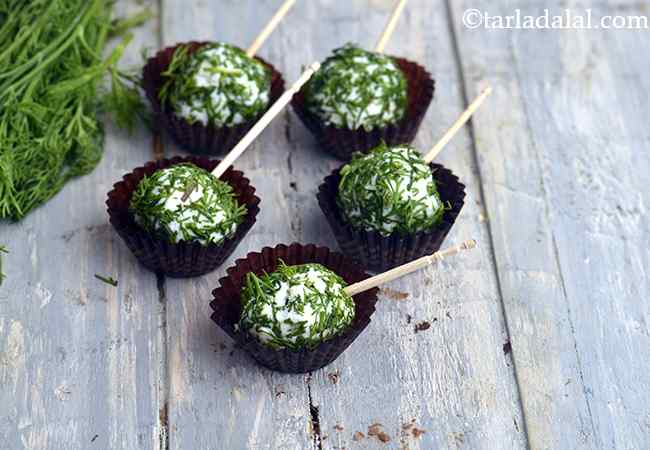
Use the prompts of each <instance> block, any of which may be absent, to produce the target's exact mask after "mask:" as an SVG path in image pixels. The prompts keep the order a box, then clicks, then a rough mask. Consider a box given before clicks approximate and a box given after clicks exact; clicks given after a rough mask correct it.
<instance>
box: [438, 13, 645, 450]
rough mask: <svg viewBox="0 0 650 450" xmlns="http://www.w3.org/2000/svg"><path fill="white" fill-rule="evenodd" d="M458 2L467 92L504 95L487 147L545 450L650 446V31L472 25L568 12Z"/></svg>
mask: <svg viewBox="0 0 650 450" xmlns="http://www.w3.org/2000/svg"><path fill="white" fill-rule="evenodd" d="M449 3H450V5H451V7H452V11H453V13H452V17H453V24H454V27H455V31H456V34H457V38H458V44H459V52H460V57H461V60H462V63H463V68H464V71H465V74H466V79H465V81H466V90H467V92H468V95H469V96H471V95H474V94H475V93H476V92H478V87H477V82H478V80H482V79H488V80H490V82H491V83H492V84H493V85H494V87H495V94H494V95H493V98H492V100H491V101H490V102H489V103H488V104H487V106H485V109H486V110H487V111H486V112H487V114H484V115H480V116H478V117H477V119H476V121H475V122H474V124H475V137H476V139H475V146H476V152H477V158H478V161H479V167H480V172H481V181H482V186H483V191H484V193H485V199H486V207H487V210H488V216H489V220H490V225H491V231H492V238H493V241H494V247H495V250H496V262H497V267H498V273H499V281H500V284H501V288H502V292H503V298H504V302H505V303H504V305H505V309H506V317H507V319H508V327H509V331H510V335H511V339H512V347H513V354H514V360H515V365H516V374H517V378H518V381H519V386H520V391H521V394H522V401H523V406H524V411H525V417H526V424H527V429H528V433H529V438H530V444H531V447H532V448H538V449H555V448H585V449H586V448H589V449H593V448H647V447H648V445H649V444H650V441H649V438H648V436H650V409H649V408H648V404H650V375H649V374H650V371H649V370H648V361H650V358H649V353H650V333H649V331H648V320H649V318H650V309H649V308H650V306H649V303H648V301H647V299H648V292H650V289H649V286H648V277H647V267H648V262H649V261H648V255H649V254H648V251H647V248H648V236H649V234H648V224H647V221H644V220H643V216H644V214H647V211H648V205H649V204H650V194H648V190H647V189H646V187H647V184H648V181H649V178H648V167H650V156H649V155H650V153H648V151H647V148H648V144H649V142H650V136H649V135H648V131H647V124H646V122H647V121H646V120H645V119H641V118H645V117H647V116H648V114H650V109H649V107H648V104H647V102H646V101H645V97H646V95H645V93H647V92H648V88H649V87H650V85H649V83H648V79H647V75H646V74H647V71H648V68H649V66H648V62H647V59H644V58H640V57H639V55H643V54H647V53H648V51H649V50H650V49H649V46H650V42H649V41H648V39H647V30H636V31H632V30H628V31H624V30H619V31H615V30H608V31H605V30H581V31H530V30H523V31H517V30H513V31H510V30H491V31H485V30H480V29H477V30H467V29H464V28H463V26H462V24H461V17H462V14H463V11H464V10H465V9H466V8H478V9H479V10H482V11H487V12H489V13H490V14H491V15H505V14H513V12H514V10H515V9H516V8H518V7H519V8H522V13H523V14H541V13H542V12H543V8H548V7H551V10H552V11H560V12H561V11H563V10H564V8H566V7H567V4H566V2H552V5H549V2H508V3H503V4H497V3H495V2H488V1H472V2H469V1H460V2H449ZM569 6H571V7H572V8H573V11H574V12H575V13H581V11H580V9H579V7H578V6H577V5H574V4H573V2H571V3H570V5H569ZM592 6H593V8H594V9H593V14H594V17H600V16H602V15H616V14H624V15H628V14H636V15H644V16H647V8H648V4H647V2H640V3H630V2H599V3H597V4H594V5H592Z"/></svg>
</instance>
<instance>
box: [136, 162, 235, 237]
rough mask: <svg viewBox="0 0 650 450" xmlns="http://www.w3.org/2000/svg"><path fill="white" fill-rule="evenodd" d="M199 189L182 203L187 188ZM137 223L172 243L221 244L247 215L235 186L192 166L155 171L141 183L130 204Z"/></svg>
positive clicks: (183, 165)
mask: <svg viewBox="0 0 650 450" xmlns="http://www.w3.org/2000/svg"><path fill="white" fill-rule="evenodd" d="M190 184H192V185H195V186H196V187H195V188H194V189H193V191H192V193H191V194H190V195H189V197H188V198H187V199H186V200H185V201H183V196H184V194H185V191H186V189H187V188H188V186H189V185H190ZM129 209H130V211H131V212H132V213H133V215H134V217H135V221H136V223H138V225H140V226H141V227H142V228H144V229H145V230H147V231H149V232H150V233H154V234H157V235H159V236H161V237H162V238H164V239H166V240H168V241H169V242H171V243H173V244H177V243H178V242H180V241H196V242H199V243H200V244H202V245H208V244H220V243H221V242H223V241H224V240H225V239H226V238H229V237H231V236H232V235H233V234H235V231H236V230H237V226H238V225H239V224H241V223H242V221H243V219H244V216H245V215H246V206H242V205H239V203H238V202H237V199H236V197H235V193H234V192H233V189H232V187H231V186H230V185H229V184H228V183H225V182H223V181H221V180H218V179H217V178H215V177H214V176H213V175H212V174H211V173H210V172H208V171H206V170H203V169H201V168H199V167H197V166H195V165H193V164H189V163H184V164H177V165H175V166H172V167H169V168H167V169H163V170H159V171H157V172H154V173H153V175H151V176H150V177H146V178H144V179H143V180H142V181H140V184H138V186H137V188H136V190H135V192H134V193H133V198H132V199H131V203H130V205H129Z"/></svg>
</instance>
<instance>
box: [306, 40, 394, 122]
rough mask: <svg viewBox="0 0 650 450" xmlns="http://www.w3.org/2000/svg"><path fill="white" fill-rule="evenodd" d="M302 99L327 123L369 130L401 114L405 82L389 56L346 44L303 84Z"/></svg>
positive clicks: (391, 120)
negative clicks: (303, 94)
mask: <svg viewBox="0 0 650 450" xmlns="http://www.w3.org/2000/svg"><path fill="white" fill-rule="evenodd" d="M305 100H306V105H307V108H309V110H310V111H312V112H313V113H314V114H316V115H317V116H319V117H320V118H321V119H322V120H323V121H324V122H325V123H326V124H327V125H333V126H336V127H340V128H347V129H351V130H356V129H358V128H364V129H365V130H366V131H370V130H372V129H373V128H375V127H382V126H386V125H388V124H391V123H395V122H397V121H399V120H400V119H401V118H402V117H403V116H404V114H405V112H406V104H407V82H406V78H405V76H404V74H403V73H402V71H401V70H400V68H399V67H398V66H397V64H396V63H395V61H394V60H393V59H392V58H390V57H388V56H384V55H381V54H378V53H372V52H368V51H365V50H362V49H360V48H358V47H356V46H354V45H352V44H347V45H345V46H344V47H341V48H339V49H336V50H334V54H333V55H332V56H330V57H329V58H327V60H325V62H324V63H323V65H322V67H321V69H320V70H319V71H318V72H316V74H314V76H313V77H312V78H311V80H310V81H309V82H308V83H307V86H306V87H305Z"/></svg>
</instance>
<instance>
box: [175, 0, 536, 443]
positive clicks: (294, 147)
mask: <svg viewBox="0 0 650 450" xmlns="http://www.w3.org/2000/svg"><path fill="white" fill-rule="evenodd" d="M224 3H228V5H227V6H228V8H229V14H228V20H226V19H225V18H224V16H223V14H221V13H220V11H219V9H218V8H214V7H213V6H209V5H203V4H200V3H194V4H193V8H191V11H188V10H187V5H186V3H184V2H177V1H167V2H165V3H164V5H163V13H164V17H165V22H164V23H163V30H164V41H165V44H167V45H171V44H174V43H176V42H178V41H183V40H188V39H191V38H192V39H195V38H198V39H224V40H228V41H230V42H235V43H237V44H239V43H240V42H241V44H240V45H242V46H245V43H246V42H247V41H248V40H249V39H250V37H252V36H254V35H255V32H256V31H255V29H256V27H257V26H259V25H261V24H263V23H264V17H265V13H266V14H271V13H272V11H273V7H274V6H273V2H267V3H262V4H261V5H263V7H262V6H260V4H259V3H256V9H257V10H256V11H253V12H250V10H249V8H250V3H249V2H240V3H237V4H234V3H232V4H230V3H229V2H224ZM436 3H437V4H428V2H425V1H414V2H413V5H411V6H410V7H412V8H414V10H420V11H425V12H426V14H425V15H426V16H427V17H431V16H433V17H434V26H433V27H432V28H430V27H428V26H427V27H425V26H424V24H423V23H422V22H421V19H420V17H422V16H420V15H419V14H414V13H412V12H409V11H408V10H407V11H406V12H405V13H404V18H403V22H402V23H401V24H400V25H399V26H398V30H397V32H396V34H395V39H394V41H393V42H392V43H391V45H390V46H389V50H390V51H394V52H395V53H398V54H403V55H406V56H409V57H411V58H413V59H415V60H418V61H422V62H424V63H425V64H426V65H427V66H430V67H432V70H433V71H434V72H435V75H436V77H437V78H438V81H439V82H440V83H441V85H442V86H447V89H445V90H444V91H443V92H442V94H441V98H440V100H439V101H438V102H437V103H436V104H435V105H434V106H433V107H432V111H431V114H430V115H429V117H428V120H427V121H426V124H425V125H424V127H423V129H422V133H421V139H420V140H419V142H418V143H419V144H420V145H419V147H421V148H423V149H424V148H427V147H430V146H431V144H432V142H433V141H434V139H435V138H436V137H439V136H441V135H442V134H443V133H444V131H445V129H446V128H447V127H448V126H449V125H450V124H451V123H452V122H453V121H454V119H455V118H456V116H457V115H458V114H460V112H461V111H462V110H463V109H464V106H465V105H464V104H463V103H462V98H461V95H460V94H461V85H460V78H459V76H458V72H457V70H458V68H457V66H456V64H455V62H454V59H453V55H452V52H453V47H452V44H451V40H450V38H449V28H448V24H447V15H446V12H445V9H444V4H443V3H438V2H436ZM391 9H392V2H376V1H375V2H367V1H357V2H354V3H350V4H345V3H342V2H328V1H318V2H316V1H310V2H298V4H297V5H296V6H295V7H294V9H293V10H292V12H291V14H289V16H288V17H287V19H286V22H285V23H284V24H283V26H280V27H279V28H278V30H276V32H275V33H274V35H273V36H272V37H271V38H270V39H269V41H268V42H267V43H266V45H265V46H264V47H263V48H262V50H261V51H260V54H261V56H263V57H265V58H267V59H268V60H269V61H271V62H272V63H273V64H274V65H276V66H277V67H278V68H279V69H280V70H282V71H283V73H284V75H285V78H286V80H287V81H288V82H289V83H290V82H292V81H293V80H294V79H295V78H296V77H297V76H298V75H299V74H300V71H301V66H302V65H304V64H308V63H309V62H311V61H312V60H314V59H316V60H322V59H324V58H325V57H326V56H327V55H328V54H329V53H330V51H331V50H332V49H333V48H335V47H337V46H340V45H342V44H344V43H345V42H347V41H357V42H360V43H362V44H365V45H367V46H369V47H372V45H373V42H375V41H376V39H377V36H378V35H379V33H381V30H382V29H383V25H384V23H385V20H386V18H387V17H388V15H389V14H390V11H391ZM181 10H182V11H184V13H183V16H184V18H183V19H182V20H181V21H180V23H179V22H178V21H177V20H176V18H177V17H179V15H180V14H181ZM249 14H250V15H249ZM186 20H187V21H195V22H194V24H195V25H194V27H193V28H192V29H191V30H189V29H188V28H187V26H186V24H185V23H184V22H185V21H186ZM197 23H198V24H199V26H197ZM315 23H318V26H317V27H315V26H314V24H315ZM243 24H245V25H246V28H245V29H246V30H247V33H246V34H244V35H242V33H241V30H242V29H243ZM233 27H236V29H233ZM215 30H218V32H215ZM231 36H232V37H231ZM249 36H250V37H249ZM237 39H239V40H237ZM433 61H435V63H433ZM459 149H460V150H459ZM171 150H172V151H173V152H174V151H177V149H174V148H173V146H172V147H171ZM441 161H442V162H443V163H445V164H447V165H449V167H451V168H452V169H453V170H454V171H456V172H457V173H458V174H459V175H460V176H461V178H462V179H463V181H465V182H467V183H468V189H469V194H470V198H472V196H473V197H474V198H476V196H477V193H478V184H477V182H476V178H475V175H474V170H475V168H474V167H473V164H474V163H473V159H472V154H471V147H470V141H469V139H468V136H467V134H464V135H462V136H459V138H458V140H456V141H455V142H454V144H453V145H452V146H450V149H449V153H448V154H446V155H443V157H442V158H441ZM339 165H340V162H338V161H336V160H334V159H332V158H331V157H329V156H327V155H326V154H324V153H323V152H322V151H320V150H319V149H318V148H316V145H315V142H314V139H313V138H312V137H311V136H310V135H309V134H308V132H307V131H306V130H305V129H304V127H302V125H301V124H300V123H299V122H298V120H297V118H296V117H295V116H294V115H293V113H287V114H285V115H284V117H282V118H278V119H277V120H276V121H275V122H274V123H273V124H272V125H271V126H270V127H269V129H268V130H267V131H266V132H265V133H264V134H263V135H262V136H261V137H260V139H258V141H257V142H256V144H255V145H254V146H253V147H252V148H251V149H250V150H249V151H247V153H246V154H245V155H244V156H243V157H242V158H241V159H240V160H239V161H238V162H237V167H239V168H242V169H243V170H245V172H246V174H247V176H248V177H249V178H251V180H252V183H253V184H254V185H255V186H256V187H257V188H258V191H259V192H260V196H261V198H262V205H261V209H262V211H261V213H260V216H259V220H258V223H257V225H256V226H255V228H253V230H252V235H251V236H249V238H247V239H246V240H245V241H244V242H243V243H242V244H241V245H240V247H239V248H238V249H237V251H236V252H235V253H236V254H235V257H236V256H243V255H245V254H246V253H247V252H248V251H251V250H258V249H259V248H261V247H262V246H263V245H275V244H277V243H279V242H292V241H300V242H303V243H308V242H313V243H317V244H322V245H327V246H330V247H334V248H335V247H336V242H335V240H334V238H333V236H332V234H331V232H330V231H329V228H328V226H327V224H326V223H325V220H324V218H323V216H322V213H321V211H320V209H319V207H318V205H317V202H316V200H315V195H316V191H317V188H318V185H319V184H320V183H321V182H322V180H323V179H324V177H325V176H326V175H328V174H329V173H330V172H331V170H332V169H334V168H336V167H338V166H339ZM480 211H481V206H480V205H479V204H478V203H476V202H475V201H474V200H471V201H469V202H468V205H467V207H466V210H465V212H464V213H463V215H462V217H461V219H460V223H459V224H458V227H457V229H456V230H455V232H454V233H452V236H450V240H449V242H450V243H451V242H454V241H455V240H458V241H459V242H460V241H461V240H463V239H465V238H468V237H470V236H473V237H476V238H478V239H479V240H480V241H481V242H485V243H486V245H482V247H481V250H480V251H476V252H475V254H474V255H467V256H463V257H460V258H458V260H456V261H450V262H448V263H444V264H443V265H442V266H441V267H439V268H438V270H429V271H426V272H424V273H421V274H417V275H413V276H411V277H408V278H407V279H405V280H404V281H400V282H397V283H392V284H391V285H389V286H387V288H388V289H390V290H389V291H387V292H388V295H387V296H384V298H383V299H382V302H381V305H380V306H379V311H378V313H377V315H376V316H375V320H374V321H373V323H372V325H371V327H370V328H369V330H368V331H367V332H366V333H365V334H364V335H362V336H361V338H360V339H359V340H358V341H357V342H356V343H355V344H354V345H353V346H352V347H351V348H350V349H349V350H348V351H347V352H346V353H345V354H344V355H343V356H342V357H341V358H340V359H339V360H338V361H337V362H336V363H334V364H333V365H332V366H331V367H328V368H326V369H324V370H321V371H319V372H317V373H315V374H313V375H312V376H311V377H307V378H305V377H302V376H286V375H277V374H272V373H270V372H268V371H266V370H264V369H260V368H258V367H257V366H255V364H254V362H252V361H251V360H250V358H248V357H247V355H245V354H240V352H237V351H235V353H233V354H232V355H230V353H229V351H230V345H231V344H230V342H229V340H228V339H227V337H225V336H223V334H222V333H220V332H217V330H216V327H215V326H214V325H212V324H211V323H210V322H209V320H208V317H209V313H210V310H209V308H208V305H207V303H208V300H209V298H210V290H211V289H213V288H214V287H215V286H216V283H217V280H218V278H219V277H220V276H221V275H222V274H223V269H225V268H226V267H227V266H228V265H229V263H226V264H225V265H224V267H222V268H221V269H220V270H218V271H217V272H216V273H214V274H211V275H208V276H206V277H204V278H203V279H201V280H185V281H176V280H174V281H172V280H168V281H167V296H168V308H169V310H168V329H169V336H170V337H169V345H170V347H169V348H170V355H171V356H170V364H171V365H170V367H171V369H170V370H171V387H170V389H171V390H170V427H171V429H172V438H171V448H192V447H195V448H204V447H205V446H206V445H208V443H210V442H212V443H214V444H215V445H217V446H218V445H224V446H227V447H228V448H256V449H257V448H259V449H273V448H279V449H285V448H286V449H290V448H291V449H293V448H323V449H334V448H341V447H348V448H376V446H381V445H383V444H381V442H380V441H378V440H377V437H374V438H373V437H370V438H367V439H364V441H359V442H355V441H353V439H352V438H353V434H354V431H357V430H359V431H363V432H364V433H367V428H368V427H369V426H371V425H372V424H374V423H376V422H381V423H382V424H383V425H384V426H385V430H386V432H387V433H388V434H389V435H390V436H391V439H392V443H391V444H390V445H391V446H392V447H394V448H398V447H399V446H401V444H402V443H403V444H404V445H410V446H411V448H444V447H447V446H456V445H457V446H461V445H466V446H469V447H475V448H490V447H494V446H495V445H499V444H500V443H503V442H505V443H506V444H507V445H508V446H510V447H512V448H523V447H525V434H524V432H523V429H522V427H523V419H522V417H521V414H520V411H519V403H518V397H517V389H516V384H515V381H514V374H513V371H512V367H511V366H510V357H509V355H504V352H503V345H504V343H505V342H506V341H507V336H506V333H505V326H504V323H503V321H502V319H501V310H500V299H499V298H498V292H497V288H496V278H495V273H494V268H493V266H492V256H491V249H490V247H489V244H487V243H488V242H489V238H488V236H487V228H486V226H485V224H482V223H481V220H480ZM231 259H232V258H231ZM460 270H463V274H462V276H459V271H460ZM402 292H407V293H408V298H407V299H406V300H404V301H400V300H395V299H391V298H389V297H390V296H393V297H400V298H401V295H402V294H401V293H402ZM409 317H410V319H409ZM425 321H426V322H428V323H430V324H431V328H430V329H428V330H423V331H421V332H418V333H416V331H415V327H416V325H418V324H420V327H422V328H423V327H424V325H422V324H421V323H420V322H422V323H424V322H425ZM206 342H209V343H210V344H212V345H214V346H215V347H217V348H222V347H223V346H224V345H225V346H226V347H227V348H226V349H225V350H221V351H217V352H216V353H212V352H209V351H206V349H205V346H206ZM176 355H177V356H176ZM177 358H178V360H179V361H180V362H181V363H180V364H178V365H176V363H175V362H174V361H175V360H176V359H177ZM190 368H191V369H190ZM193 374H195V375H194V376H193ZM337 376H338V377H339V378H338V382H337V383H336V385H333V383H332V380H333V379H336V377H337ZM279 385H281V386H282V388H281V391H282V392H285V393H286V394H281V395H280V396H279V397H278V389H280V388H278V386H279ZM233 392H239V393H240V394H238V395H235V394H233ZM497 405H498V406H497ZM310 418H311V419H312V420H314V421H315V420H318V428H319V429H318V430H315V429H314V428H315V427H314V425H313V424H310ZM413 419H415V423H414V424H413V425H412V426H408V424H409V423H410V422H411V421H412V420H413ZM205 424H210V425H211V427H210V428H208V427H207V426H206V425H205ZM403 425H407V429H405V430H403V429H402V426H403ZM334 427H337V428H342V430H340V431H337V430H336V429H335V428H334ZM310 428H311V430H310ZM417 430H426V433H424V434H422V435H419V436H418V431H417ZM414 436H418V437H414ZM278 439H281V440H280V441H279V440H278ZM401 441H403V442H401ZM418 446H420V447H418Z"/></svg>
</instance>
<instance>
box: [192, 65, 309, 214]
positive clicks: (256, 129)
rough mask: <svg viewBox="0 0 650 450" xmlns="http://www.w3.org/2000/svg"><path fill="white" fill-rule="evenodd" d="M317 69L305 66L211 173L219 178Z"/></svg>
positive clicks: (193, 183) (194, 185)
mask: <svg viewBox="0 0 650 450" xmlns="http://www.w3.org/2000/svg"><path fill="white" fill-rule="evenodd" d="M318 69H320V63H319V62H314V63H312V64H311V65H310V66H309V67H308V68H307V70H305V71H304V72H303V74H302V75H301V76H300V78H298V80H297V81H296V82H295V83H293V86H291V87H290V88H289V89H287V90H286V91H285V92H284V94H282V96H281V97H280V98H279V99H277V101H276V102H275V103H274V104H273V106H271V107H270V108H269V110H268V111H266V113H265V114H264V115H263V116H262V117H261V118H260V120H258V121H257V123H256V124H255V125H253V128H251V129H250V130H249V131H248V133H246V135H245V136H244V137H243V138H242V140H241V141H239V142H238V143H237V145H235V147H234V148H233V149H232V150H230V153H228V154H227V155H226V157H225V158H224V159H223V160H222V161H221V162H220V163H219V165H218V166H217V167H215V168H214V170H213V171H212V175H214V176H215V177H217V178H220V177H221V175H223V174H224V173H225V172H226V170H228V167H230V166H231V165H232V163H234V162H235V160H236V159H237V158H239V157H240V156H241V154H242V153H244V151H246V149H247V148H248V146H249V145H251V143H252V142H253V141H254V140H255V138H257V136H259V135H260V133H261V132H262V131H264V129H265V128H266V127H267V126H268V125H269V124H270V123H271V121H272V120H273V119H274V118H275V116H277V115H278V114H279V113H280V111H282V110H283V109H284V107H285V106H287V105H288V104H289V102H290V101H291V99H292V98H293V96H294V94H295V93H296V92H298V91H299V90H300V88H301V87H302V86H303V85H304V84H305V83H306V82H307V81H308V80H309V79H310V78H311V77H312V75H313V74H314V73H316V72H317V71H318ZM196 187H197V185H196V182H194V181H193V180H190V181H189V182H188V183H187V186H186V187H185V192H183V196H182V197H181V202H186V201H187V199H188V198H190V195H191V194H192V192H193V191H194V189H196Z"/></svg>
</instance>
